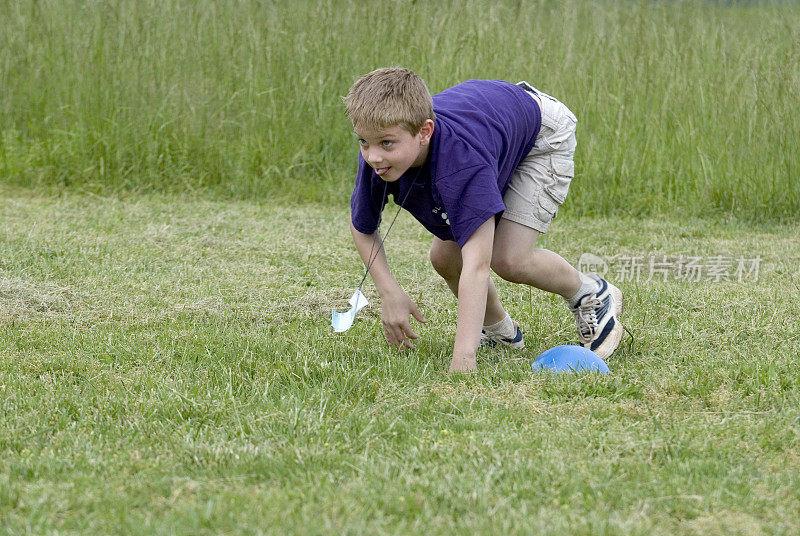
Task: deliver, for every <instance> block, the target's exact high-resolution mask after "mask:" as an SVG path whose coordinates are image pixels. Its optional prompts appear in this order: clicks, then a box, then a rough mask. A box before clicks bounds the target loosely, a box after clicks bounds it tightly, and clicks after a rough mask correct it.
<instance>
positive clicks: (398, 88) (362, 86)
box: [344, 67, 436, 134]
mask: <svg viewBox="0 0 800 536" xmlns="http://www.w3.org/2000/svg"><path fill="white" fill-rule="evenodd" d="M344 104H345V114H346V115H347V117H348V118H349V119H350V122H351V123H353V127H354V128H356V129H358V128H369V129H375V130H381V129H385V128H389V127H393V126H399V127H402V128H404V129H405V130H407V131H408V132H410V133H411V134H417V133H418V132H419V130H420V129H421V128H422V125H423V124H424V123H425V121H426V120H428V119H435V118H436V116H435V115H434V113H433V99H432V98H431V93H430V91H428V86H426V85H425V82H424V81H423V80H422V78H420V77H419V76H417V75H416V74H414V72H413V71H411V70H409V69H402V68H400V67H385V68H382V69H376V70H374V71H372V72H371V73H368V74H365V75H364V76H362V77H361V78H359V79H358V80H357V81H356V83H355V84H353V86H352V87H351V88H350V91H349V92H348V93H347V96H346V97H344Z"/></svg>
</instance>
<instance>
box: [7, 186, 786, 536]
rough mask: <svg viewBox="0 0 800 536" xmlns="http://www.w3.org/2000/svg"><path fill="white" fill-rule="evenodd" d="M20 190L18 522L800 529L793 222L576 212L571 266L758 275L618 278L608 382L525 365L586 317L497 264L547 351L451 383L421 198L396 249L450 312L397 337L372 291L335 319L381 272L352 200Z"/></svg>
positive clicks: (11, 421)
mask: <svg viewBox="0 0 800 536" xmlns="http://www.w3.org/2000/svg"><path fill="white" fill-rule="evenodd" d="M0 192H2V194H3V198H4V203H3V204H2V205H0V221H2V222H3V226H2V230H1V231H0V405H1V406H2V408H1V409H0V533H4V534H56V533H58V534H122V533H125V534H222V533H224V534H253V533H262V534H287V533H301V534H331V533H333V534H423V533H424V534H452V533H455V532H460V533H463V532H466V533H485V534H530V533H538V534H593V535H594V534H609V535H611V534H613V535H619V534H748V535H751V534H791V533H793V532H795V531H796V527H797V526H798V524H800V516H798V512H800V498H799V496H798V494H797V489H798V486H800V477H799V476H798V475H800V409H798V408H800V404H798V403H799V402H800V364H798V361H797V356H798V354H800V337H798V334H797V318H798V317H800V309H799V308H798V303H797V300H796V297H797V292H798V285H800V246H798V242H797V239H796V237H797V233H798V230H799V229H798V227H797V225H796V224H762V225H758V226H742V225H741V224H739V223H736V222H735V221H729V220H726V219H705V220H700V219H670V218H652V219H646V218H645V219H633V218H626V217H607V218H602V219H601V218H594V219H586V218H582V217H579V216H577V215H576V214H575V213H574V212H572V211H570V210H565V211H563V213H562V215H561V216H560V217H559V219H558V220H557V222H556V225H554V227H553V230H552V232H551V233H549V234H548V235H547V236H546V238H545V240H544V244H545V245H546V246H547V247H550V248H552V249H554V250H556V251H559V252H560V253H562V254H563V255H564V256H565V257H566V258H567V259H569V260H570V261H572V262H575V261H577V258H578V257H579V256H580V254H581V253H584V252H592V253H595V254H598V255H603V256H608V257H610V256H612V255H614V254H619V255H631V256H633V255H645V256H646V255H650V254H658V255H668V256H671V255H680V254H683V255H687V256H688V255H696V256H701V257H704V258H710V257H712V256H715V255H724V256H730V257H732V258H735V257H738V256H745V257H752V256H754V255H755V254H758V255H760V256H761V257H762V259H763V263H762V265H761V269H760V273H759V278H758V280H757V281H756V280H748V281H745V282H743V283H739V282H736V281H723V282H719V283H712V282H704V281H701V282H698V283H686V282H678V281H675V280H674V279H673V278H670V279H668V280H667V281H650V282H646V281H645V279H646V278H642V279H640V280H638V281H628V282H620V286H621V287H622V289H623V291H624V292H625V294H626V298H627V303H628V309H627V312H626V315H625V325H626V327H627V328H628V330H629V333H628V335H626V338H625V339H624V340H623V344H622V346H621V348H620V350H619V351H618V353H617V354H616V355H615V357H614V358H613V360H611V361H610V365H611V368H612V370H613V374H612V375H610V376H594V375H578V376H572V375H567V376H554V375H547V374H534V373H532V372H531V371H530V368H529V363H530V361H531V360H532V359H533V358H534V357H535V356H536V355H537V354H538V353H539V352H541V351H542V350H544V349H545V348H548V347H551V346H553V345H555V344H559V343H564V342H569V341H572V340H573V338H574V332H573V326H572V320H571V319H570V315H569V314H568V312H567V310H566V309H565V308H564V306H563V305H562V304H561V303H560V301H559V300H558V299H555V298H554V297H551V296H548V295H545V294H543V293H539V292H533V293H531V292H529V291H528V290H526V289H522V288H518V287H516V286H513V285H510V284H506V283H504V282H502V281H498V287H499V291H500V293H501V296H502V297H503V299H504V302H505V303H506V305H507V307H508V309H509V311H510V312H511V314H512V315H513V316H515V317H516V318H518V319H519V320H520V321H521V323H522V324H523V326H524V327H525V329H526V341H527V345H528V347H527V348H526V349H525V350H524V351H523V352H521V353H518V354H505V353H502V352H499V353H492V352H486V353H482V354H481V357H480V358H479V371H478V373H477V374H475V375H473V376H470V377H452V376H448V375H447V374H446V368H447V364H448V363H449V357H450V356H449V352H450V351H451V348H452V340H453V337H454V329H455V301H454V299H453V298H452V297H451V296H450V295H449V293H448V291H447V289H446V287H445V285H444V284H443V282H441V281H439V280H437V276H435V274H434V273H433V271H432V269H431V268H430V267H429V266H428V265H427V259H426V249H427V245H428V242H429V238H428V236H426V235H425V234H424V231H423V230H422V229H421V228H419V227H418V226H417V225H416V224H414V222H412V221H411V220H410V218H409V217H408V216H407V215H406V214H405V213H404V214H403V215H401V217H400V219H398V223H397V225H396V227H395V229H394V230H393V231H392V239H391V240H390V241H389V243H388V244H387V246H388V253H389V257H390V259H391V262H392V265H393V267H394V268H395V271H396V274H397V277H398V280H399V281H400V282H401V284H402V285H403V286H404V287H405V288H406V289H407V290H408V291H409V292H410V294H411V295H412V296H414V298H415V300H417V301H418V302H419V304H420V307H421V309H422V311H423V313H424V314H425V315H426V316H427V318H428V319H429V320H430V323H429V324H428V325H425V326H420V331H419V332H420V334H421V336H422V338H421V339H420V341H419V344H418V348H417V349H416V350H415V351H414V352H408V353H398V352H397V351H394V350H392V349H390V348H388V347H386V346H385V345H384V344H383V343H382V337H381V329H380V321H379V319H378V316H377V311H378V307H377V303H374V304H373V305H371V306H370V307H369V308H368V309H367V310H365V312H363V313H362V314H360V315H359V318H358V320H357V322H356V324H355V326H354V328H353V329H352V330H351V331H349V332H347V333H345V334H340V335H336V334H333V333H331V330H330V328H329V320H330V316H329V315H330V310H331V308H333V307H337V308H340V309H341V308H344V306H345V302H346V300H347V298H348V297H349V295H350V293H351V292H352V290H353V286H354V285H355V284H356V283H357V281H358V279H359V278H360V275H361V268H360V266H359V264H360V262H359V260H358V258H357V256H356V254H355V252H354V251H353V248H352V245H351V244H350V241H349V237H348V234H347V214H346V207H330V206H323V205H320V204H306V205H301V206H292V205H286V204H278V203H274V202H266V203H257V202H252V201H236V202H215V201H198V200H196V199H186V198H181V197H175V196H166V197H165V196H132V197H98V196H87V195H76V194H71V193H66V194H63V195H60V196H51V195H47V196H40V195H36V194H34V193H32V192H30V191H26V190H16V189H9V188H4V189H2V190H0ZM600 224H601V225H603V226H604V229H605V230H606V232H605V234H604V238H603V239H601V240H600V241H599V242H598V241H597V240H596V239H595V238H592V237H591V236H590V235H589V234H588V233H586V232H585V230H586V229H587V228H589V227H590V226H596V225H600ZM287 228H290V229H292V232H289V233H287V231H286V230H287ZM367 294H368V296H369V297H370V298H371V299H373V300H375V301H377V298H376V296H375V293H374V290H373V289H372V288H371V287H368V288H367Z"/></svg>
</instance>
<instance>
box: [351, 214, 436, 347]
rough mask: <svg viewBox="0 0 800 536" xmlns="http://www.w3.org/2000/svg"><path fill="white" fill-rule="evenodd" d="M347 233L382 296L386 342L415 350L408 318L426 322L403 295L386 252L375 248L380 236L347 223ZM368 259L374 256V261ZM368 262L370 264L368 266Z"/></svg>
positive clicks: (413, 337) (414, 335)
mask: <svg viewBox="0 0 800 536" xmlns="http://www.w3.org/2000/svg"><path fill="white" fill-rule="evenodd" d="M350 232H351V233H352V235H353V241H354V242H355V244H356V249H357V250H358V254H359V255H360V256H361V260H362V261H363V262H364V266H369V267H370V268H369V274H370V276H372V281H373V283H375V288H376V289H378V294H380V296H381V303H382V305H383V307H382V308H381V322H382V323H383V332H384V335H385V336H386V342H388V343H389V344H390V345H392V346H399V347H403V346H405V347H408V348H414V345H413V344H412V343H411V339H418V338H419V335H417V334H416V333H414V330H413V329H411V323H410V321H409V318H408V317H409V315H412V316H413V317H414V318H416V319H417V320H418V321H420V322H427V320H426V319H425V317H424V316H422V313H420V312H419V309H417V306H416V305H414V302H412V301H411V299H410V298H409V297H408V296H407V295H406V293H405V292H403V289H402V288H401V287H400V285H399V284H398V283H397V280H395V278H394V276H393V275H392V273H391V271H390V270H389V263H388V262H387V260H386V253H385V252H384V251H383V247H380V248H379V247H378V246H379V245H380V243H381V236H380V233H379V232H378V231H375V232H374V233H373V234H364V233H362V232H360V231H359V230H357V229H356V228H355V227H354V226H353V223H352V222H350ZM371 257H374V260H373V259H372V258H371ZM370 261H372V265H371V266H370Z"/></svg>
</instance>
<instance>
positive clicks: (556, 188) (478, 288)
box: [344, 68, 623, 371]
mask: <svg viewBox="0 0 800 536" xmlns="http://www.w3.org/2000/svg"><path fill="white" fill-rule="evenodd" d="M344 102H345V107H346V111H345V113H346V114H347V117H348V118H349V119H350V121H351V122H352V124H353V129H354V131H355V133H356V135H357V136H358V141H359V145H360V147H361V155H360V159H359V168H358V174H357V177H356V182H355V188H354V190H353V195H352V198H351V203H350V204H351V226H350V227H351V232H352V234H353V240H354V241H355V245H356V249H358V252H359V255H360V256H361V258H362V260H363V261H364V263H365V265H367V266H369V265H370V261H372V265H371V266H370V270H369V271H370V275H371V276H372V280H373V282H374V283H375V287H376V288H377V290H378V293H379V294H380V296H381V301H382V304H383V309H382V311H381V320H382V323H383V329H384V334H385V336H386V340H387V342H388V343H389V344H390V345H393V346H398V347H408V348H413V344H412V343H411V340H412V339H417V338H418V337H419V336H418V335H417V334H416V333H415V332H414V330H413V329H412V326H411V324H410V321H409V316H413V317H414V318H415V319H416V320H418V321H420V322H427V320H426V319H425V317H424V316H423V315H422V313H420V311H419V310H418V309H417V307H416V305H415V304H414V303H413V302H412V301H411V300H410V299H409V297H408V296H407V295H406V293H405V292H404V291H403V289H402V288H400V286H399V285H398V283H397V281H395V279H394V277H393V276H392V274H391V272H390V271H389V266H388V263H387V260H386V256H385V253H384V251H383V249H382V248H380V247H378V244H380V235H379V232H378V225H379V223H380V218H381V212H382V210H383V207H384V206H385V203H386V201H387V200H388V195H389V194H391V195H392V196H393V198H394V201H395V203H397V204H399V205H401V206H402V207H403V208H405V209H406V210H408V211H409V212H410V213H411V214H412V215H413V216H414V217H415V218H416V219H417V220H418V221H419V222H420V223H422V225H423V226H424V227H425V228H426V229H427V230H428V231H430V232H431V233H432V234H433V235H434V238H433V244H432V246H431V251H430V259H431V263H432V264H433V267H434V269H435V270H436V272H438V273H439V275H441V276H442V277H443V278H444V279H445V281H446V282H447V285H448V286H449V287H450V290H452V291H453V293H454V294H455V295H456V297H457V299H458V324H457V327H456V340H455V345H454V347H453V358H452V361H451V363H450V370H451V371H473V370H475V369H476V352H477V348H478V346H479V344H481V343H483V344H488V345H492V346H494V345H497V344H501V345H505V346H509V347H511V348H522V347H523V346H524V342H523V338H522V331H521V330H520V328H519V324H517V322H515V321H514V320H512V319H511V318H510V317H509V315H508V314H506V312H505V310H504V309H503V306H502V305H501V303H500V301H499V299H498V296H497V291H496V289H495V287H494V284H493V283H492V279H491V277H490V275H489V272H490V269H491V270H493V271H494V272H495V273H496V274H497V275H499V276H500V277H502V278H503V279H506V280H508V281H512V282H516V283H525V284H527V285H531V286H534V287H536V288H539V289H542V290H546V291H548V292H553V293H556V294H559V295H561V296H562V297H563V298H564V299H565V300H566V301H567V304H568V306H569V307H570V309H571V310H572V312H573V313H574V314H575V318H576V324H577V328H578V337H579V339H580V341H581V343H582V344H583V345H584V346H586V347H587V348H590V349H591V350H593V351H595V352H596V353H597V354H598V355H600V357H602V358H607V357H608V356H610V355H611V353H612V352H614V350H615V349H616V348H617V346H618V345H619V342H620V339H621V338H622V331H623V330H622V326H621V324H620V323H619V321H618V319H617V317H618V316H619V315H621V314H622V293H621V292H620V291H619V289H617V288H616V287H614V286H613V285H611V284H609V283H608V282H607V281H605V280H603V279H601V278H600V277H599V276H597V275H595V274H590V275H584V274H581V273H580V272H578V271H577V270H575V268H573V267H572V266H571V265H570V264H569V263H568V262H567V261H566V260H564V259H563V258H562V257H560V256H559V255H557V254H556V253H553V252H551V251H548V250H544V249H534V246H535V244H536V240H537V239H538V237H539V234H540V233H544V232H546V231H547V228H548V226H549V225H550V222H551V221H552V220H553V218H554V217H555V216H556V213H557V212H558V207H559V205H560V204H561V203H563V202H564V199H565V197H566V195H567V190H568V188H569V184H570V181H571V179H572V177H573V174H574V171H573V170H574V164H573V156H574V151H575V144H576V141H575V125H576V122H577V119H576V118H575V116H574V115H573V114H572V112H570V111H569V110H568V109H567V107H566V106H564V105H563V104H562V103H560V102H559V101H558V100H556V99H554V98H553V97H551V96H549V95H546V94H544V93H542V92H540V91H538V90H536V89H534V88H533V87H532V86H530V85H529V84H527V83H526V82H520V83H519V84H512V83H510V82H502V81H497V80H469V81H467V82H464V83H461V84H458V85H456V86H453V87H451V88H449V89H447V90H445V91H443V92H442V93H439V94H437V95H436V96H434V97H431V95H430V93H429V91H428V88H427V86H426V85H425V83H424V82H423V81H422V79H420V78H419V77H418V76H417V75H415V74H414V73H413V72H411V71H409V70H408V69H401V68H384V69H378V70H376V71H373V72H371V73H369V74H366V75H364V76H362V77H361V78H360V79H359V80H358V81H356V83H355V84H353V86H352V87H351V88H350V91H349V92H348V95H347V97H345V99H344ZM373 258H374V260H373Z"/></svg>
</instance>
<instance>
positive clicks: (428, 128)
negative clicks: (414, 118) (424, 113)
mask: <svg viewBox="0 0 800 536" xmlns="http://www.w3.org/2000/svg"><path fill="white" fill-rule="evenodd" d="M431 136H433V120H432V119H426V120H425V122H424V123H423V124H422V127H421V128H420V129H419V144H420V145H428V143H430V141H431Z"/></svg>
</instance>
